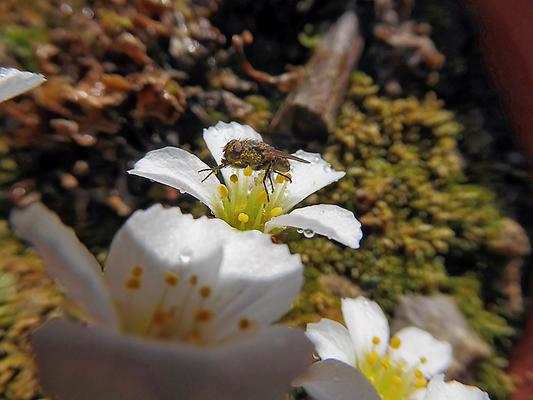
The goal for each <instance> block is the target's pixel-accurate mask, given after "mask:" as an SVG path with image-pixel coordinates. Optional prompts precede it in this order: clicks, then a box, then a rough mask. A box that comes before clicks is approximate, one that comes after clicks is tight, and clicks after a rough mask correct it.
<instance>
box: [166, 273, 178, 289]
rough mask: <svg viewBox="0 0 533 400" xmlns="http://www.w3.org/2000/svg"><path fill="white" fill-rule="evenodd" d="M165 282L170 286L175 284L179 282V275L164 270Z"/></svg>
mask: <svg viewBox="0 0 533 400" xmlns="http://www.w3.org/2000/svg"><path fill="white" fill-rule="evenodd" d="M165 282H166V283H168V284H169V285H170V286H176V285H177V284H178V283H180V277H179V276H178V275H176V274H175V273H174V272H171V271H167V272H165Z"/></svg>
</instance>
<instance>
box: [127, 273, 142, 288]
mask: <svg viewBox="0 0 533 400" xmlns="http://www.w3.org/2000/svg"><path fill="white" fill-rule="evenodd" d="M124 285H125V286H126V288H127V289H132V290H135V289H139V288H140V287H141V280H140V279H139V278H137V277H135V276H132V277H131V278H129V279H127V280H126V282H124Z"/></svg>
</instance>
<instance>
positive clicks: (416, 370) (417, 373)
mask: <svg viewBox="0 0 533 400" xmlns="http://www.w3.org/2000/svg"><path fill="white" fill-rule="evenodd" d="M415 376H416V377H417V378H423V377H424V374H423V373H422V371H420V370H419V369H415Z"/></svg>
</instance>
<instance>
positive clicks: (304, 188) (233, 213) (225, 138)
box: [128, 122, 362, 248]
mask: <svg viewBox="0 0 533 400" xmlns="http://www.w3.org/2000/svg"><path fill="white" fill-rule="evenodd" d="M232 139H239V140H242V139H253V140H262V138H261V135H260V134H259V133H257V132H256V131H254V130H253V129H252V128H250V127H249V126H247V125H240V124H238V123H236V122H231V123H229V124H228V123H224V122H219V123H218V124H217V125H215V126H214V127H211V128H209V129H205V130H204V140H205V142H206V144H207V147H208V148H209V150H210V151H211V154H212V155H213V157H214V159H215V161H216V162H217V165H219V164H220V162H221V160H222V150H223V147H224V145H225V144H226V143H227V142H229V141H230V140H232ZM294 155H295V156H297V157H299V158H303V159H305V160H307V161H309V162H310V164H303V163H300V162H296V161H291V160H289V162H290V164H291V170H290V175H291V180H292V183H290V182H289V181H288V180H287V179H285V178H283V177H282V176H277V177H276V179H275V180H274V190H273V193H271V194H270V195H269V196H267V193H266V192H265V189H264V186H263V176H264V173H265V172H264V171H253V170H252V169H251V168H249V167H247V168H245V169H237V168H231V167H226V168H223V169H222V170H221V173H222V176H223V177H224V182H225V183H221V182H220V181H219V180H218V178H217V177H216V176H214V175H211V176H209V177H208V178H207V179H206V180H205V181H204V182H202V179H204V177H205V174H199V173H198V171H199V170H202V169H208V168H209V167H208V166H207V164H205V163H204V162H203V161H201V160H200V159H199V158H198V157H196V156H195V155H193V154H191V153H189V152H187V151H185V150H183V149H180V148H176V147H165V148H162V149H158V150H154V151H151V152H149V153H148V154H146V156H145V157H144V158H142V159H141V160H139V161H138V162H137V163H136V164H135V166H134V168H133V169H132V170H130V171H128V172H129V173H130V174H133V175H138V176H142V177H145V178H149V179H152V180H154V181H157V182H160V183H163V184H165V185H169V186H172V187H174V188H176V189H178V190H180V191H181V192H186V193H189V194H190V195H192V196H194V197H196V198H197V199H198V200H200V201H201V202H203V203H204V204H205V205H207V206H208V207H209V208H210V209H211V211H212V212H213V214H214V215H215V216H216V217H217V218H220V219H223V220H224V221H226V222H227V223H228V224H229V225H231V226H233V227H235V228H237V229H240V230H252V229H253V230H259V231H262V232H267V233H268V232H273V231H274V232H275V231H278V230H280V229H283V228H286V227H294V228H297V229H298V230H299V231H300V232H302V233H304V234H305V235H306V236H307V237H310V236H313V235H314V234H315V233H317V234H320V235H324V236H327V237H328V238H330V239H333V240H336V241H338V242H340V243H342V244H344V245H346V246H349V247H352V248H358V247H359V241H360V240H361V237H362V233H361V224H360V223H359V222H358V221H357V219H356V218H355V216H354V215H353V213H352V212H351V211H348V210H346V209H344V208H341V207H338V206H336V205H331V204H319V205H313V206H309V207H302V208H299V209H296V210H293V211H291V210H292V209H293V208H294V206H296V204H298V203H299V202H301V201H302V200H304V199H305V198H306V197H308V196H309V195H311V194H312V193H314V192H316V191H317V190H319V189H321V188H323V187H324V186H326V185H329V184H330V183H332V182H335V181H337V180H339V179H340V178H342V177H343V176H344V175H345V173H344V172H339V171H335V170H334V169H333V168H332V167H331V165H330V164H328V163H327V162H326V161H324V160H323V159H322V157H321V156H320V155H319V154H314V153H307V152H305V151H302V150H299V151H297V152H296V153H294Z"/></svg>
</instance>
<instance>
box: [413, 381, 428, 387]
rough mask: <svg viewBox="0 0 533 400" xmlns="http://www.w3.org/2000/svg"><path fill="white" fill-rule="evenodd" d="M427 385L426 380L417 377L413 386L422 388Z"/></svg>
mask: <svg viewBox="0 0 533 400" xmlns="http://www.w3.org/2000/svg"><path fill="white" fill-rule="evenodd" d="M427 385H428V381H426V380H425V379H417V380H416V382H415V387H416V388H417V389H423V388H425V387H426V386H427Z"/></svg>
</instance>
